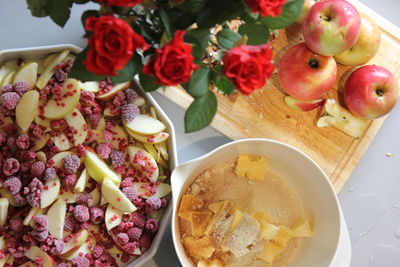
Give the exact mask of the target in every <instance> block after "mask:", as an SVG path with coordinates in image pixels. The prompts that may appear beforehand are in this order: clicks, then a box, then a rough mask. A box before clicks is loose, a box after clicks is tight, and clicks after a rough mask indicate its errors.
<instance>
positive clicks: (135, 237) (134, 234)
mask: <svg viewBox="0 0 400 267" xmlns="http://www.w3.org/2000/svg"><path fill="white" fill-rule="evenodd" d="M126 233H127V234H128V236H129V240H130V241H139V240H140V236H141V235H142V229H140V228H138V227H132V228H131V229H129V230H128V232H126Z"/></svg>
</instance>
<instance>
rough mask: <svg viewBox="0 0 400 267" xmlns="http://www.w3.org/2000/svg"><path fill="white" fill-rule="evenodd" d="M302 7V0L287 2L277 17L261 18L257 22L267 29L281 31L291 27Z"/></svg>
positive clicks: (289, 0)
mask: <svg viewBox="0 0 400 267" xmlns="http://www.w3.org/2000/svg"><path fill="white" fill-rule="evenodd" d="M303 6H304V0H288V1H287V2H286V4H285V5H284V6H283V8H282V13H281V14H280V15H279V16H278V17H275V18H274V17H271V16H268V17H263V18H260V19H259V21H260V22H261V23H262V24H264V25H266V26H267V27H268V28H269V29H273V30H275V29H282V28H286V27H289V26H290V25H292V24H293V23H294V22H295V21H296V19H297V18H298V16H299V15H300V13H301V11H302V9H303Z"/></svg>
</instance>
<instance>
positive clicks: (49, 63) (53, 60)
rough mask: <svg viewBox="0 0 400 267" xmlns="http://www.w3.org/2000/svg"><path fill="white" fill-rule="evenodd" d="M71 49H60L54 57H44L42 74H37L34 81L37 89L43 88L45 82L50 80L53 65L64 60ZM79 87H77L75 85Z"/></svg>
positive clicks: (53, 68)
mask: <svg viewBox="0 0 400 267" xmlns="http://www.w3.org/2000/svg"><path fill="white" fill-rule="evenodd" d="M70 52H71V51H70V50H68V49H66V50H64V51H62V52H61V53H60V54H58V55H56V56H54V58H50V59H48V61H47V59H45V60H44V62H43V65H44V64H45V63H46V68H45V69H44V70H43V72H42V74H41V75H40V76H39V78H38V79H37V82H36V87H37V88H39V89H43V87H45V86H46V84H47V82H48V81H49V80H50V78H51V76H53V74H54V71H55V67H56V66H57V65H58V64H60V63H61V62H63V61H64V59H65V58H66V57H67V56H68V54H69V53H70ZM77 88H79V87H77Z"/></svg>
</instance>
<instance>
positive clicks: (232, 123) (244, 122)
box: [159, 0, 400, 192]
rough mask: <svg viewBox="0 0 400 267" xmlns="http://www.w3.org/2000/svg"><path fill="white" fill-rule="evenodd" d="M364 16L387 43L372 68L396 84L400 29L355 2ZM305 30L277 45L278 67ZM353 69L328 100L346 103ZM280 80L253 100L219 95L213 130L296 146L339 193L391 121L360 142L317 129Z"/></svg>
mask: <svg viewBox="0 0 400 267" xmlns="http://www.w3.org/2000/svg"><path fill="white" fill-rule="evenodd" d="M350 2H351V3H353V4H354V6H356V7H357V9H358V10H359V11H360V12H363V13H365V14H367V15H368V16H370V17H371V18H372V19H373V20H374V21H375V22H376V23H377V24H378V25H379V26H380V28H381V29H382V42H381V47H380V50H379V52H378V54H377V55H376V56H375V58H374V59H373V60H371V61H370V62H369V63H368V64H377V65H380V66H383V67H386V68H388V69H389V70H390V71H392V72H393V73H394V74H395V76H396V78H397V79H399V77H400V29H398V28H397V27H396V26H394V25H393V24H391V23H390V22H388V21H387V20H386V19H384V18H382V17H381V16H380V15H378V14H376V13H375V12H374V11H372V10H370V9H369V8H368V7H366V6H365V5H363V4H361V3H360V2H359V1H357V0H352V1H351V0H350ZM302 41H303V38H302V34H301V27H300V26H299V25H294V26H292V27H290V28H288V29H286V30H285V31H281V32H280V34H279V36H278V37H277V39H275V40H274V41H273V42H272V46H273V51H274V61H275V62H279V58H280V57H281V56H282V54H283V53H284V52H285V51H287V49H288V48H289V47H291V46H293V45H294V44H297V43H299V42H302ZM352 70H353V69H352V68H350V67H345V66H341V65H338V74H339V75H338V81H337V83H336V86H335V88H334V89H333V90H331V91H330V92H329V94H328V97H330V98H335V99H340V98H339V94H340V93H339V92H340V88H341V84H342V83H343V81H344V78H343V77H346V75H348V74H349V73H351V71H352ZM159 91H160V93H162V94H163V95H165V96H166V97H167V98H169V99H170V100H172V101H173V102H175V103H177V104H178V105H180V106H182V107H184V108H187V107H188V106H189V104H190V103H191V102H192V100H193V99H192V97H191V96H189V95H188V94H187V93H186V92H185V91H184V90H183V89H181V88H176V87H167V88H163V89H160V90H159ZM283 98H284V94H283V93H282V92H281V91H280V89H279V83H278V78H277V75H276V74H274V75H273V77H272V78H271V79H270V80H269V81H268V82H267V84H266V86H265V88H263V89H261V90H258V91H256V92H254V93H253V94H251V95H249V96H244V95H241V94H239V93H235V94H233V95H230V96H228V97H226V96H223V95H218V113H217V115H216V117H215V119H214V121H213V123H212V126H213V127H214V128H216V129H217V130H219V131H221V132H222V133H223V134H225V135H226V136H228V137H230V138H232V139H241V138H270V139H275V140H279V141H282V142H285V143H288V144H290V145H293V146H295V147H297V148H298V149H300V150H301V151H303V152H305V153H306V154H308V155H309V156H310V157H311V158H313V159H314V160H315V161H316V162H317V163H318V164H319V165H320V166H321V167H322V169H323V170H324V171H325V172H326V173H327V175H328V176H329V177H330V179H331V182H332V184H333V185H334V187H335V190H336V191H337V192H339V191H340V190H341V189H342V187H343V186H344V184H345V183H346V181H347V180H348V179H349V178H350V176H351V173H352V172H353V170H354V168H355V166H356V165H357V164H358V162H359V161H360V159H361V157H362V156H363V154H364V153H365V152H366V150H367V148H368V146H369V145H370V143H371V142H372V140H373V138H374V137H375V135H376V134H377V132H378V131H379V129H380V127H381V126H382V124H383V122H384V120H385V118H381V119H378V120H375V121H371V122H370V124H369V127H368V129H367V130H366V131H365V133H364V135H363V136H362V137H361V138H360V139H354V138H352V137H349V136H347V135H346V134H344V133H342V132H340V131H338V130H336V129H334V128H331V127H325V128H317V127H316V126H315V122H316V120H317V118H318V111H316V110H315V111H311V112H307V113H305V112H298V111H293V110H291V109H289V108H288V107H287V106H286V105H285V104H284V102H283Z"/></svg>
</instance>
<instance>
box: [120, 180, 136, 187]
mask: <svg viewBox="0 0 400 267" xmlns="http://www.w3.org/2000/svg"><path fill="white" fill-rule="evenodd" d="M132 186H133V177H126V178H125V179H124V180H122V182H121V188H125V187H132Z"/></svg>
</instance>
